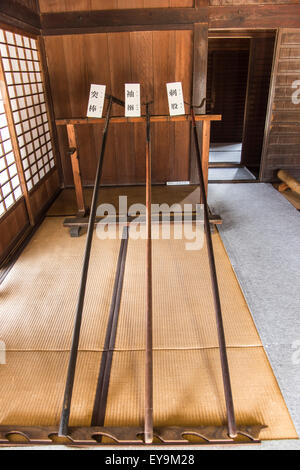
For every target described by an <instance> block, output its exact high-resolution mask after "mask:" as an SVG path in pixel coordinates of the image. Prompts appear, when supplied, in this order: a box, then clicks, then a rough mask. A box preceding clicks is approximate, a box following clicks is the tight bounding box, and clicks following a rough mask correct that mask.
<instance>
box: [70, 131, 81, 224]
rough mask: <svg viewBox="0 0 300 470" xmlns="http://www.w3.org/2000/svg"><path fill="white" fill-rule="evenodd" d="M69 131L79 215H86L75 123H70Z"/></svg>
mask: <svg viewBox="0 0 300 470" xmlns="http://www.w3.org/2000/svg"><path fill="white" fill-rule="evenodd" d="M67 132H68V140H69V146H70V158H71V164H72V170H73V177H74V185H75V193H76V200H77V208H78V216H79V217H80V216H81V217H84V216H85V214H86V207H85V203H84V196H83V188H82V182H81V175H80V167H79V160H78V147H77V140H76V132H75V126H74V125H73V124H68V125H67Z"/></svg>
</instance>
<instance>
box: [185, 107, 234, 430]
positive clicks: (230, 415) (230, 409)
mask: <svg viewBox="0 0 300 470" xmlns="http://www.w3.org/2000/svg"><path fill="white" fill-rule="evenodd" d="M191 116H192V126H193V133H194V139H195V147H196V156H197V165H198V172H199V183H200V191H201V197H202V203H203V209H204V230H205V236H206V244H207V252H208V258H209V267H210V277H211V283H212V290H213V297H214V306H215V313H216V323H217V330H218V341H219V348H220V356H221V366H222V375H223V385H224V394H225V401H226V411H227V423H228V435H229V437H231V438H232V439H234V438H235V437H237V429H236V421H235V414H234V406H233V398H232V390H231V382H230V373H229V366H228V358H227V351H226V341H225V333H224V325H223V318H222V310H221V302H220V294H219V287H218V278H217V272H216V264H215V256H214V249H213V244H212V237H211V231H210V225H209V212H208V204H207V195H206V189H205V184H204V177H203V170H202V159H201V154H200V147H199V140H198V132H197V125H196V120H195V113H194V109H193V106H191Z"/></svg>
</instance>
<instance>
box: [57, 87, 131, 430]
mask: <svg viewBox="0 0 300 470" xmlns="http://www.w3.org/2000/svg"><path fill="white" fill-rule="evenodd" d="M106 99H108V106H107V112H106V120H105V126H104V129H103V137H102V145H101V152H100V157H99V160H98V166H97V172H96V178H95V185H94V192H93V198H92V205H91V212H90V217H89V224H88V230H87V237H86V246H85V253H84V260H83V266H82V273H81V282H80V288H79V294H78V301H77V307H76V316H75V324H74V329H73V338H72V346H71V353H70V359H69V365H68V373H67V380H66V386H65V394H64V401H63V408H62V413H61V418H60V425H59V433H58V435H59V436H61V437H65V436H67V435H68V427H69V418H70V411H71V403H72V393H73V386H74V378H75V370H76V363H77V355H78V345H79V338H80V329H81V322H82V312H83V307H84V299H85V291H86V283H87V276H88V269H89V262H90V255H91V247H92V241H93V233H94V225H95V218H96V211H97V201H98V193H99V186H100V180H101V176H102V169H103V160H104V154H105V147H106V140H107V132H108V127H109V121H110V116H111V108H112V104H113V102H114V103H117V104H119V105H121V106H125V103H124V102H123V101H121V100H118V99H117V98H114V97H113V96H111V95H107V96H106Z"/></svg>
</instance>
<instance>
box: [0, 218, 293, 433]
mask: <svg viewBox="0 0 300 470" xmlns="http://www.w3.org/2000/svg"><path fill="white" fill-rule="evenodd" d="M85 238H86V235H83V236H82V237H80V238H78V239H71V238H70V236H69V234H68V231H67V230H66V229H64V228H63V227H62V219H61V218H48V219H46V221H45V222H44V223H43V225H42V226H41V227H40V229H39V230H38V231H37V233H36V234H35V236H34V238H33V239H32V241H31V242H30V243H29V245H28V246H27V248H26V250H25V251H24V252H23V254H22V255H21V257H20V259H19V260H18V261H17V263H16V264H15V266H14V267H13V268H12V269H11V271H10V272H9V274H8V276H7V278H6V279H5V281H4V282H3V283H2V284H1V286H0V299H1V304H0V339H1V340H3V341H5V343H6V346H7V361H6V364H5V365H1V366H0V424H6V425H7V424H14V425H29V426H30V425H56V424H58V422H59V416H60V412H61V406H62V399H63V391H64V385H65V378H66V367H67V362H68V358H69V351H68V350H69V348H70V344H71V334H72V328H73V321H74V314H75V307H76V298H77V293H78V287H79V282H80V272H81V266H82V257H83V252H84V243H85ZM213 240H214V247H215V252H216V264H217V269H218V275H219V280H220V291H221V298H222V306H223V310H224V323H225V330H226V337H227V341H228V345H229V361H230V368H231V373H232V381H233V390H234V397H235V401H236V409H237V416H238V421H239V423H240V424H257V423H259V424H265V425H267V426H268V429H267V430H265V431H263V438H265V439H271V438H272V439H281V438H295V437H296V433H295V430H294V427H293V424H292V422H291V419H290V416H289V413H288V411H287V409H286V406H285V403H284V400H283V398H282V395H281V393H280V390H279V389H278V386H277V383H276V380H275V378H274V375H273V373H272V370H271V368H270V365H269V363H268V361H267V359H266V356H265V353H264V350H263V347H262V345H261V342H260V339H259V337H258V334H257V331H256V328H255V326H254V324H253V321H252V318H251V314H250V312H249V310H248V307H247V305H246V303H245V300H244V298H243V295H242V293H241V290H240V288H239V285H238V282H237V280H236V278H235V275H234V272H233V270H232V268H231V265H230V262H229V259H228V257H227V254H226V252H225V249H224V247H223V244H222V242H221V239H220V237H219V235H218V234H217V233H215V234H214V235H213ZM119 247H120V241H119V240H104V241H101V240H99V239H98V238H97V237H96V236H95V238H94V244H93V250H92V257H91V266H90V272H89V278H88V288H87V293H86V304H85V309H84V314H83V324H82V334H81V340H80V352H79V358H78V368H77V372H76V381H75V386H74V398H73V403H72V410H71V421H70V424H71V425H73V426H83V425H84V426H89V425H90V420H91V413H92V408H93V402H94V397H95V391H96V384H97V379H98V373H99V365H100V361H101V350H102V349H103V345H104V338H105V333H106V325H107V320H108V314H109V307H110V303H111V297H112V291H113V284H114V277H115V272H116V266H117V259H118V253H119ZM206 257H207V256H206V249H205V248H203V249H202V250H199V251H187V250H185V241H184V240H154V241H153V281H154V282H153V299H154V304H153V307H154V323H153V334H154V347H155V351H154V371H155V372H154V373H155V397H154V398H155V403H154V417H155V425H156V426H160V425H168V424H176V425H185V424H188V425H193V424H195V425H205V424H221V423H224V419H225V418H224V416H225V411H224V399H223V392H222V385H221V378H220V377H221V376H220V362H219V352H218V348H217V338H216V332H215V319H214V313H213V304H212V301H211V289H210V284H209V280H208V264H207V260H206ZM144 260H145V241H143V240H130V241H129V245H128V253H127V262H126V269H125V278H124V287H123V296H122V302H121V312H120V319H119V325H118V332H117V342H116V348H117V349H118V351H116V352H115V353H114V356H113V367H112V377H111V384H110V388H109V396H108V406H107V413H106V424H107V425H134V424H142V421H143V396H144V386H143V385H144V351H143V348H144V335H145V329H144V317H145V299H144V292H145V262H144Z"/></svg>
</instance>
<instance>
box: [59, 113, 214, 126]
mask: <svg viewBox="0 0 300 470" xmlns="http://www.w3.org/2000/svg"><path fill="white" fill-rule="evenodd" d="M221 120H222V116H221V114H199V115H197V116H196V121H221ZM145 121H146V116H141V117H129V118H127V117H124V116H115V117H112V118H111V119H110V122H111V123H112V124H121V123H126V122H134V123H137V122H145ZM150 121H151V122H154V123H155V122H185V121H191V116H190V115H189V114H185V115H182V116H151V117H150ZM104 122H105V119H103V118H102V119H94V118H70V119H56V121H55V123H56V125H57V126H66V125H69V124H72V125H77V124H79V125H80V124H104Z"/></svg>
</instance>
